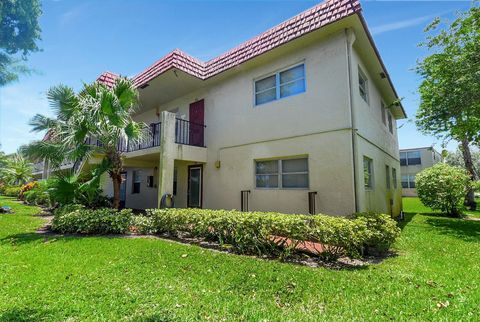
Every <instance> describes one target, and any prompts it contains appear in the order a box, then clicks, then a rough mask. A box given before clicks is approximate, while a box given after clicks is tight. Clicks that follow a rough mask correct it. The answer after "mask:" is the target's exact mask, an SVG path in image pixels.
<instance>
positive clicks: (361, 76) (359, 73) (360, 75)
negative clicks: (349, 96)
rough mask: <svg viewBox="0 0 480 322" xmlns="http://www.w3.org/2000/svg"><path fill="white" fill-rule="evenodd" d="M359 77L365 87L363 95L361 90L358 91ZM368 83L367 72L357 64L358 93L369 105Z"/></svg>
mask: <svg viewBox="0 0 480 322" xmlns="http://www.w3.org/2000/svg"><path fill="white" fill-rule="evenodd" d="M360 78H362V79H363V81H364V83H365V89H363V91H364V92H365V97H363V96H362V92H361V91H360V88H361V85H360ZM368 85H369V84H368V77H367V74H366V73H365V72H364V71H363V70H362V68H361V67H360V66H358V94H359V95H360V97H361V98H362V99H363V100H364V101H365V103H367V104H368V105H370V93H369V92H370V91H369V86H368Z"/></svg>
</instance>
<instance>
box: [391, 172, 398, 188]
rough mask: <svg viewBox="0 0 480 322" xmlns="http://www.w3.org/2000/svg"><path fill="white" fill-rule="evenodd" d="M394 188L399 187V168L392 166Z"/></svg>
mask: <svg viewBox="0 0 480 322" xmlns="http://www.w3.org/2000/svg"><path fill="white" fill-rule="evenodd" d="M392 179H393V180H392V181H393V188H394V189H397V169H395V168H392Z"/></svg>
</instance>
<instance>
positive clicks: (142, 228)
mask: <svg viewBox="0 0 480 322" xmlns="http://www.w3.org/2000/svg"><path fill="white" fill-rule="evenodd" d="M70 207H72V206H70ZM52 228H53V229H54V230H56V231H59V232H62V233H85V234H106V233H114V234H123V233H126V232H128V231H129V230H130V229H135V230H137V231H138V232H140V233H144V234H168V235H171V236H178V235H180V234H188V235H189V236H191V237H199V238H204V239H206V240H210V241H215V242H218V243H220V244H222V245H226V244H227V245H230V246H231V247H232V248H233V249H234V250H235V251H236V252H239V253H244V254H257V255H267V256H288V255H289V254H290V253H291V252H293V251H294V250H295V248H296V247H297V246H298V245H299V244H300V243H302V242H305V241H312V242H316V243H320V244H322V245H324V250H323V252H322V253H321V255H322V256H324V257H328V258H337V257H339V256H342V255H348V256H350V257H359V256H361V255H364V254H366V253H368V252H371V251H375V252H383V251H386V250H387V249H388V248H389V247H390V245H391V244H392V243H393V242H394V241H395V239H396V238H397V236H398V235H399V232H400V231H399V228H398V227H397V226H396V223H395V221H393V220H392V219H391V218H390V217H388V216H387V215H383V214H357V215H355V216H354V218H343V217H332V216H326V215H314V216H309V215H287V214H280V213H274V212H248V213H245V212H239V211H227V210H207V209H151V210H147V214H146V215H144V216H135V215H133V214H132V212H131V211H130V210H122V211H115V210H112V209H98V210H89V209H85V208H82V207H78V206H77V208H76V209H73V208H70V209H66V210H65V209H60V210H59V211H57V213H56V214H55V219H54V220H53V224H52Z"/></svg>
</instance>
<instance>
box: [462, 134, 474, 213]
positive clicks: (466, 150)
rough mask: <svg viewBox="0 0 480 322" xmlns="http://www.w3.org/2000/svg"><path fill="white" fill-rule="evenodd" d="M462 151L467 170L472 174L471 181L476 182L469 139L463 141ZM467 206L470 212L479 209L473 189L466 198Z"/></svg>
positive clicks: (469, 190)
mask: <svg viewBox="0 0 480 322" xmlns="http://www.w3.org/2000/svg"><path fill="white" fill-rule="evenodd" d="M461 150H462V154H463V161H464V163H465V168H466V169H467V171H468V173H469V174H470V179H471V180H472V181H475V179H476V174H475V168H474V167H473V161H472V153H471V152H470V145H469V142H468V140H467V139H463V140H462V149H461ZM465 204H466V205H467V206H468V207H469V208H470V210H476V209H477V203H476V202H475V193H474V190H473V188H471V187H470V188H469V189H468V192H467V196H466V197H465Z"/></svg>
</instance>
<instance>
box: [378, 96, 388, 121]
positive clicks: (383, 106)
mask: <svg viewBox="0 0 480 322" xmlns="http://www.w3.org/2000/svg"><path fill="white" fill-rule="evenodd" d="M380 110H381V113H382V123H383V125H385V127H388V125H387V112H388V111H387V104H385V102H384V101H383V100H380Z"/></svg>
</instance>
